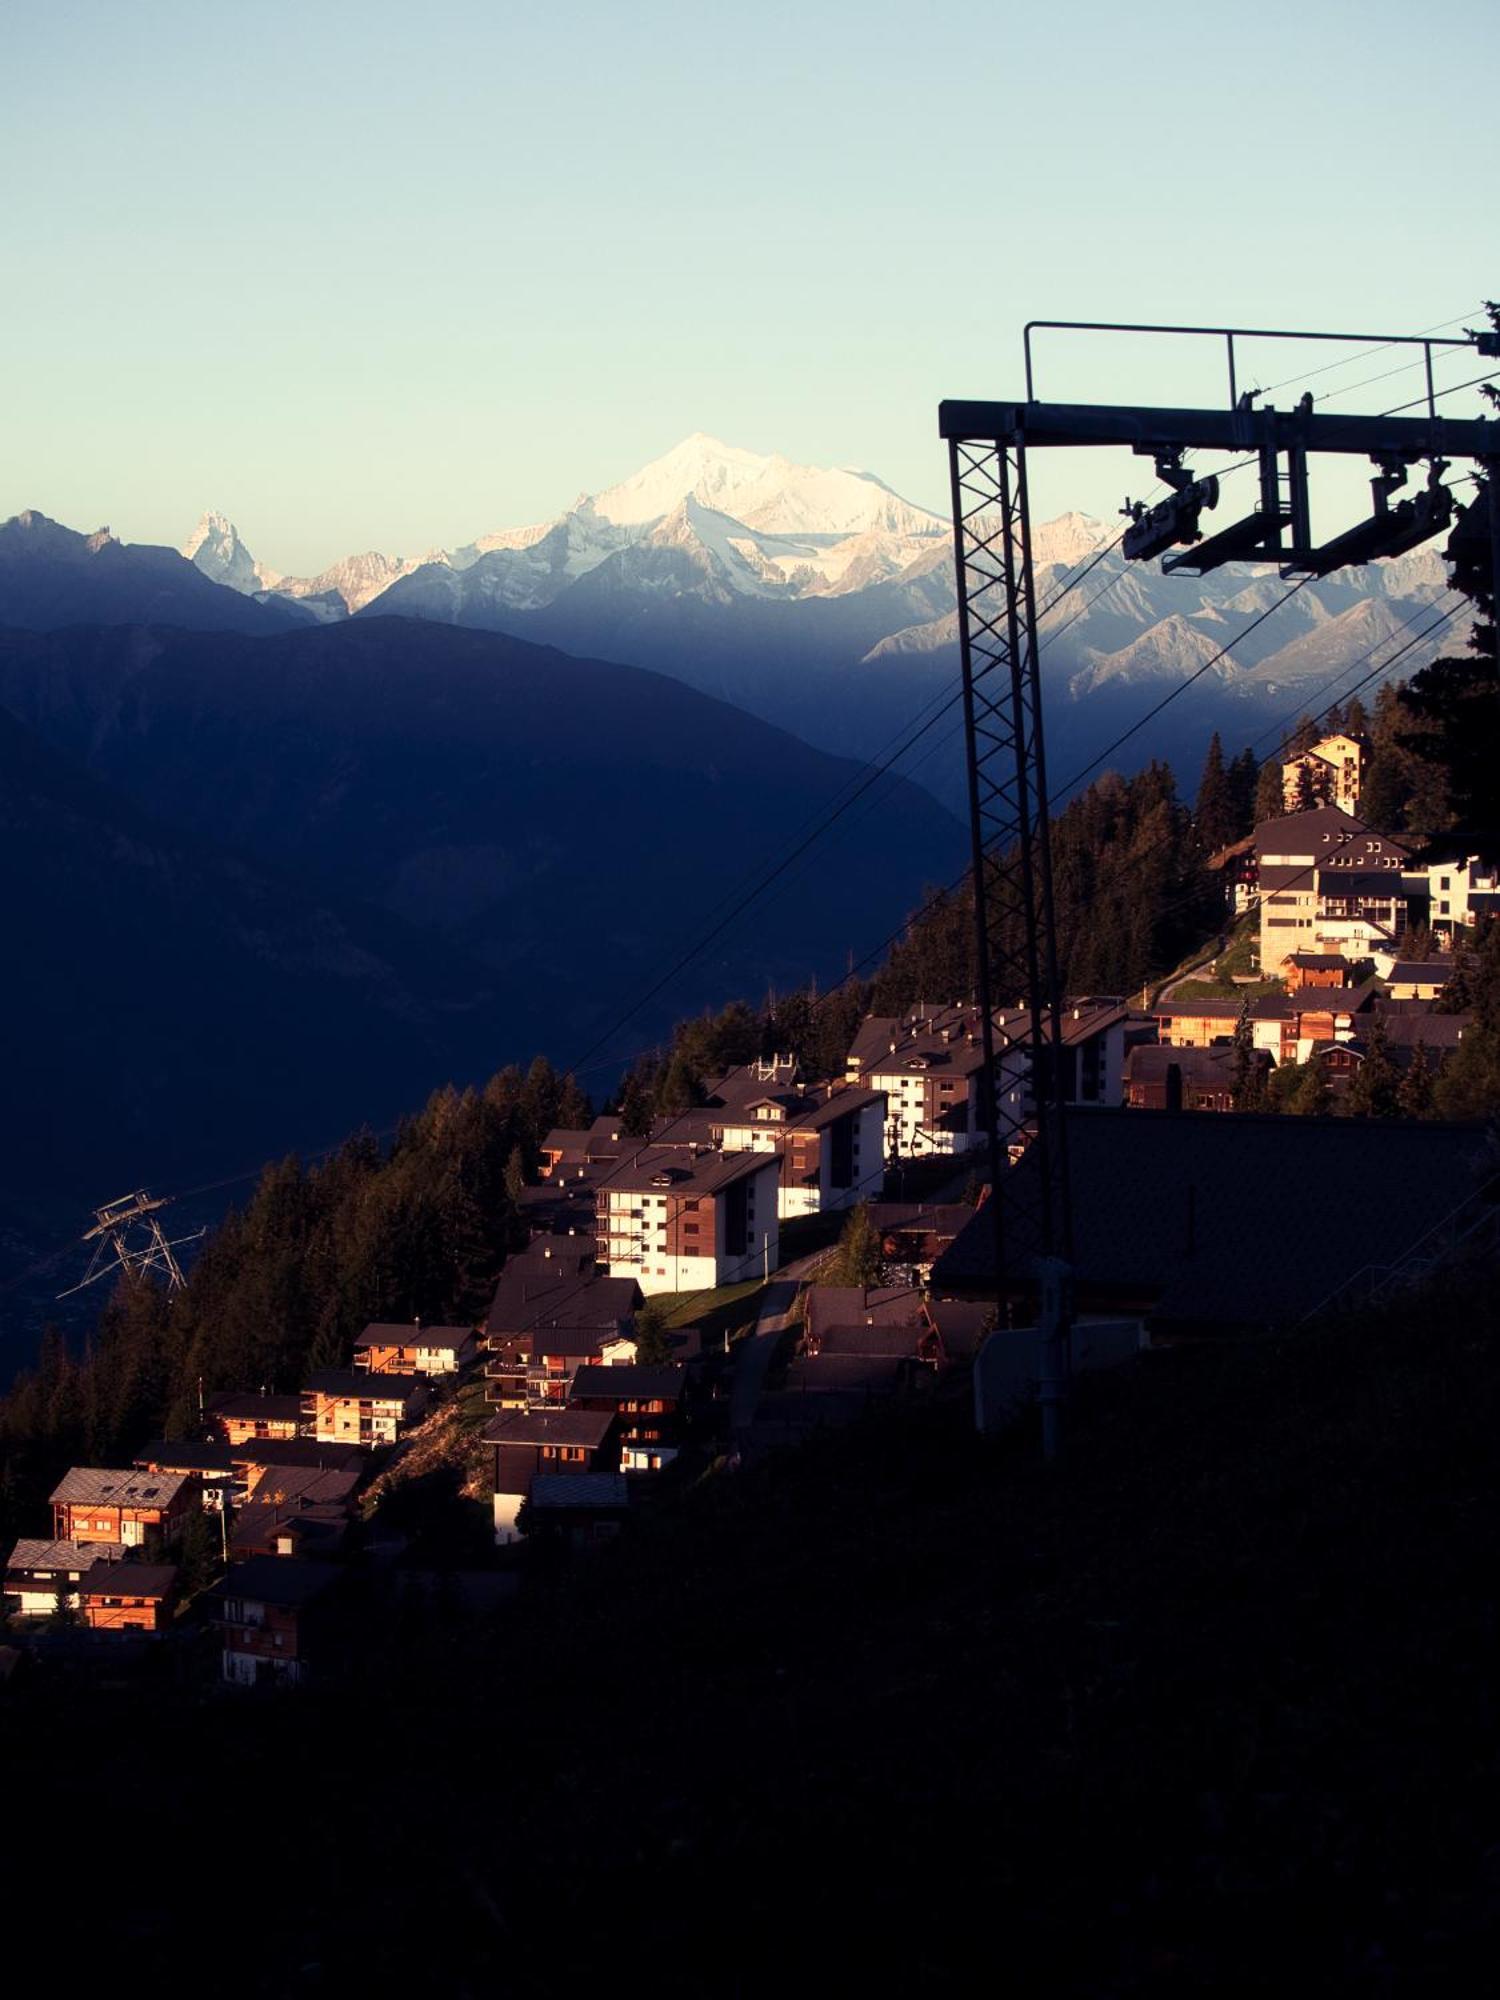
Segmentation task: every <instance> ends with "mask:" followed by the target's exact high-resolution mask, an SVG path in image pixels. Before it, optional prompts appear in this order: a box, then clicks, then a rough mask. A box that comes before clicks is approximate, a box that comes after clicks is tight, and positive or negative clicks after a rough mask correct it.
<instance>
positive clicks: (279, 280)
mask: <svg viewBox="0 0 1500 2000" xmlns="http://www.w3.org/2000/svg"><path fill="white" fill-rule="evenodd" d="M0 47H3V59H0V173H3V177H4V186H5V188H6V191H7V192H6V196H5V201H4V205H3V212H0V268H3V270H4V272H5V279H6V282H5V302H4V308H3V311H0V383H3V385H4V399H5V400H4V409H5V415H4V425H3V437H0V445H3V449H0V516H4V515H7V514H10V513H13V512H16V511H17V510H19V509H20V508H22V507H27V506H34V507H39V508H40V509H41V510H42V511H43V512H45V513H48V514H51V515H53V516H55V517H56V518H58V519H60V520H63V521H65V522H66V523H68V525H70V526H73V527H79V528H84V529H93V528H95V527H98V526H100V525H103V524H106V523H107V524H109V525H110V526H111V527H113V529H114V530H115V532H116V533H117V534H119V535H121V536H123V537H124V538H125V539H127V540H136V541H168V542H174V543H176V542H180V541H181V540H182V539H183V538H184V536H185V535H186V534H187V532H188V531H189V529H190V528H191V527H192V525H193V523H194V521H195V520H196V519H197V517H198V516H199V514H200V513H202V512H203V511H204V509H206V508H209V507H216V508H220V509H222V510H223V511H225V512H226V513H228V514H229V515H230V516H231V517H232V518H233V519H234V520H235V521H236V522H237V524H238V525H239V528H240V530H241V533H242V535H243V536H244V538H245V540H246V542H247V544H248V545H249V547H250V548H251V549H252V550H253V551H254V553H255V554H256V556H257V557H258V558H260V559H261V560H262V561H264V562H267V563H269V564H271V565H272V566H274V567H275V568H277V569H280V570H283V571H286V572H289V573H293V574H309V573H313V572H315V571H317V570H319V569H321V568H323V567H324V566H326V565H327V564H328V563H330V562H332V561H334V560H336V559H337V558H339V557H340V556H343V555H347V554H350V553H352V552H355V551H359V550H363V549H367V548H379V549H381V550H384V551H385V552H387V553H390V554H412V553H420V552H422V551H423V550H425V549H428V548H433V547H444V546H455V545H458V544H461V543H464V542H467V541H470V540H472V539H473V538H474V537H475V536H477V535H480V534H483V533H486V532H489V531H491V530H494V529H497V528H501V527H506V526H512V525H517V524H519V523H522V522H527V521H533V520H540V519H544V518H546V517H548V516H550V515H552V514H554V513H556V512H557V511H558V510H559V509H561V508H562V507H564V506H566V505H568V504H569V503H570V502H571V501H572V500H573V499H574V498H575V497H576V496H577V495H578V494H579V493H580V492H582V491H585V490H591V491H597V490H599V489H600V488H602V487H604V486H607V485H609V484H611V483H613V482H614V481H616V480H618V479H620V478H622V477H624V476H626V475H627V474H629V473H630V472H632V471H634V470H636V469H637V468H638V467H639V466H641V465H642V464H644V463H645V462H646V461H648V460H649V459H651V458H654V457H656V456H659V455H660V454H661V453H662V452H664V451H666V450H667V449H669V448H670V447H671V446H672V445H673V444H675V443H676V442H678V440H680V439H681V438H682V437H684V436H686V435H688V434H689V433H691V432H694V431H700V430H701V431H707V432H710V433H712V434H714V435H716V436H720V437H722V438H724V439H726V440H728V441H729V442H731V443H734V444H738V445H743V446H747V447H749V448H751V449H755V450H762V451H781V452H784V453H786V454H787V455H788V456H789V457H791V458H793V459H795V460H798V461H801V462H805V463H811V464H837V465H855V466H860V467H865V468H868V469H869V470H872V471H874V472H877V473H878V474H879V475H880V476H881V477H882V478H884V479H885V480H887V481H888V482H889V483H890V484H891V485H892V486H894V487H896V488H897V490H898V491H900V492H903V493H905V494H906V495H908V496H909V497H910V498H912V499H915V500H918V501H921V502H925V503H927V504H929V505H934V504H935V505H941V503H942V497H943V492H944V487H945V484H946V472H945V461H944V456H943V450H942V447H941V445H940V443H939V441H938V438H937V430H936V409H937V404H938V402H939V400H940V399H941V398H943V397H945V396H994V397H1008V396H1011V395H1018V394H1019V393H1020V390H1021V381H1022V377H1021V357H1020V332H1021V328H1022V325H1023V324H1024V322H1025V321H1027V320H1028V319H1032V318H1087V319H1108V320H1148V321H1169V322H1177V321H1188V322H1192V323H1194V324H1216V325H1218V324H1231V323H1232V324H1240V325H1249V326H1267V325H1270V326H1293V327H1319V326H1322V327H1332V328H1340V329H1346V328H1347V329H1353V330H1355V331H1362V330H1365V329H1372V330H1376V331H1387V332H1397V331H1416V330H1418V329H1425V328H1429V327H1432V326H1435V325H1438V324H1439V323H1443V322H1447V321H1450V320H1453V319H1460V320H1461V319H1462V318H1463V317H1464V316H1468V318H1469V321H1470V323H1473V320H1474V316H1475V312H1476V308H1477V306H1478V303H1479V301H1480V300H1482V299H1483V298H1485V297H1487V296H1490V295H1492V294H1494V293H1495V292H1496V291H1500V268H1497V266H1496V259H1495V254H1494V253H1495V250H1496V233H1495V230H1494V227H1493V223H1492V220H1491V217H1490V210H1489V203H1488V197H1487V196H1483V197H1482V196H1481V194H1480V193H1479V192H1478V191H1479V190H1484V189H1488V188H1491V187H1493V186H1494V185H1495V183H1496V177H1497V176H1496V169H1497V166H1500V159H1497V153H1500V136H1497V134H1500V127H1497V126H1496V123H1495V121H1494V120H1486V119H1484V118H1483V117H1481V116H1480V115H1479V114H1478V113H1477V112H1475V111H1474V110H1473V109H1472V107H1470V109H1468V110H1467V111H1465V109H1464V102H1465V100H1464V97H1463V94H1462V92H1461V91H1456V90H1455V87H1454V84H1455V79H1458V80H1460V81H1461V79H1462V78H1463V77H1464V76H1465V75H1467V76H1469V77H1471V78H1476V77H1480V76H1493V75H1494V73H1495V66H1496V61H1497V58H1500V9H1495V8H1493V7H1492V6H1490V5H1488V4H1479V0H1453V4H1450V5H1449V6H1448V7H1446V8H1445V9H1444V11H1443V14H1442V18H1441V26H1440V27H1439V26H1438V25H1436V24H1435V22H1434V21H1433V18H1432V17H1431V16H1427V17H1425V18H1424V16H1423V14H1422V12H1421V10H1418V9H1416V8H1413V7H1412V6H1411V5H1410V4H1409V0H1408V4H1403V5H1392V4H1386V0H1366V4H1361V5H1357V6H1356V5H1353V4H1347V0H1346V3H1345V4H1337V5H1335V4H1330V0H1322V4H1317V0H1314V4H1312V5H1308V4H1307V0H1301V4H1298V5H1296V6H1292V5H1287V4H1283V0H1266V4H1263V5H1261V6H1259V7H1258V8H1257V9H1256V10H1255V11H1254V13H1253V15H1250V14H1247V13H1246V12H1245V11H1244V10H1240V9H1235V10H1230V9H1228V8H1203V7H1198V8H1194V9H1192V10H1191V11H1188V10H1186V9H1184V8H1182V7H1167V6H1162V5H1156V4H1137V5H1135V6H1124V5H1115V6H1109V7H1105V6H1101V5H1097V4H1094V0H1074V4H1072V5H1070V6H1068V7H1065V8H1045V7H1033V6H1028V7H1025V8H1021V7H1018V6H1016V5H1013V4H1010V0H1000V4H995V5H991V6H988V7H979V6H974V5H972V4H971V5H968V6H956V5H950V4H947V0H928V4H927V5H925V6H923V7H920V8H919V7H917V6H916V5H914V4H910V0H908V4H906V5H903V6H899V7H898V6H892V5H886V4H883V0H862V4H859V5H849V4H845V0H820V4H819V5H818V6H817V7H816V8H808V7H806V6H805V5H797V6H791V5H785V4H781V0H768V3H767V4H761V5H758V6H743V5H742V6H736V7H734V8H730V7H727V6H717V5H714V4H712V0H699V4H697V5H693V6H688V5H680V4H668V0H639V4H624V0H613V4H596V0H574V4H572V5H571V6H570V7H568V8H566V9H555V10H554V9H545V8H542V7H540V6H537V5H526V6H521V5H511V4H507V0H487V3H486V4H468V0H453V3H452V4H448V5H446V6H443V7H441V8H432V7H424V8H419V7H413V6H409V5H394V4H383V3H382V0H360V3H359V4H358V5H349V4H342V0H329V3H328V4H319V0H299V4H295V5H285V4H280V0H242V4H241V5H240V6H239V7H237V8H220V9H217V10H214V9H208V8H205V7H204V6H203V5H202V4H201V0H197V4H193V5H178V4H175V0H136V4H132V5H130V6H121V5H119V4H118V0H107V4H99V3H98V0H70V4H61V3H60V4H57V5H53V6H50V7H33V8H27V9H24V10H23V9H16V10H11V11H8V13H7V18H6V21H5V24H4V30H3V42H0ZM1451 330H1452V331H1454V332H1458V331H1460V330H1461V329H1460V328H1459V327H1454V328H1452V329H1451ZM1039 353H1040V355H1041V358H1042V360H1043V363H1044V372H1043V376H1042V382H1041V387H1042V391H1043V393H1046V394H1049V395H1054V396H1057V397H1059V398H1062V397H1075V396H1076V397H1078V398H1079V399H1084V398H1087V399H1090V400H1097V401H1110V400H1116V399H1120V400H1123V399H1125V398H1126V397H1133V398H1135V399H1137V400H1151V399H1153V398H1158V397H1159V398H1160V399H1163V400H1165V399H1166V397H1167V396H1168V395H1170V398H1171V400H1173V401H1194V402H1196V401H1199V400H1202V401H1204V402H1217V401H1220V400H1222V398H1223V393H1224V391H1223V381H1222V376H1221V375H1220V374H1219V372H1218V362H1217V358H1216V356H1215V355H1214V353H1213V352H1212V351H1211V350H1210V349H1209V348H1208V347H1207V346H1206V345H1205V346H1203V347H1201V348H1200V347H1198V346H1196V345H1194V346H1193V347H1192V349H1191V350H1189V349H1188V348H1187V347H1186V346H1185V345H1184V344H1182V343H1169V344H1164V345H1162V346H1160V347H1159V348H1158V350H1157V351H1156V352H1155V353H1153V354H1150V355H1147V354H1146V353H1144V352H1142V351H1141V350H1140V349H1139V348H1137V347H1132V345H1131V344H1130V343H1128V342H1114V343H1104V342H1093V343H1090V344H1089V345H1088V346H1087V348H1085V347H1084V345H1083V343H1081V342H1080V341H1078V340H1076V339H1075V340H1072V341H1066V342H1065V341H1061V340H1058V341H1056V342H1055V343H1054V344H1053V346H1052V347H1050V348H1047V349H1042V350H1039ZM1344 353H1345V351H1343V350H1337V351H1335V350H1318V351H1317V353H1316V355H1315V356H1314V357H1311V358H1309V357H1306V356H1305V355H1303V354H1302V353H1300V352H1299V353H1298V354H1296V355H1290V354H1286V353H1284V352H1283V351H1281V350H1276V351H1271V350H1267V351H1266V352H1265V354H1264V356H1263V357H1260V358H1258V357H1256V356H1255V355H1254V354H1253V353H1252V354H1251V355H1250V357H1248V359H1249V362H1250V364H1251V366H1250V372H1251V373H1252V374H1256V373H1258V374H1259V375H1260V376H1261V378H1262V379H1263V380H1264V381H1266V382H1270V381H1272V380H1279V379H1280V377H1281V376H1282V375H1285V374H1289V373H1292V372H1293V371H1295V370H1297V369H1299V368H1305V367H1307V366H1310V365H1315V364H1316V365H1321V364H1323V363H1325V362H1326V361H1327V360H1329V359H1330V358H1343V357H1344ZM1401 359H1402V357H1401V356H1400V355H1399V354H1398V355H1395V356H1392V355H1390V354H1386V355H1383V356H1382V357H1380V358H1379V359H1378V360H1372V361H1371V362H1370V363H1369V364H1368V367H1361V366H1360V365H1359V364H1358V363H1357V362H1356V363H1354V364H1353V365H1351V366H1349V367H1347V368H1346V369H1345V371H1344V373H1343V374H1341V375H1336V376H1334V377H1333V378H1332V381H1331V382H1330V381H1328V380H1327V379H1326V378H1325V382H1324V384H1323V386H1337V385H1338V384H1339V383H1343V382H1347V383H1350V384H1352V383H1355V382H1358V381H1359V380H1360V378H1361V376H1362V375H1364V374H1366V373H1371V374H1373V373H1375V372H1377V371H1379V370H1382V369H1384V368H1387V367H1391V366H1393V365H1397V364H1398V363H1399V362H1400V361H1401ZM1283 364H1284V365H1283ZM1476 372H1478V371H1477V369H1474V368H1473V367H1470V366H1468V365H1466V364H1465V362H1464V360H1463V357H1459V358H1458V359H1457V361H1456V362H1455V363H1453V364H1450V365H1448V366H1447V373H1446V375H1445V376H1444V375H1443V373H1442V371H1441V370H1440V379H1447V380H1453V381H1462V380H1464V379H1466V377H1467V376H1468V375H1469V374H1472V373H1476ZM1419 387H1420V381H1419V378H1418V376H1417V375H1415V374H1409V375H1404V376H1396V377H1394V378H1392V379H1391V380H1390V381H1385V382H1381V383H1379V384H1378V385H1373V386H1372V387H1370V388H1369V389H1368V390H1365V391H1361V392H1358V393H1356V394H1354V395H1351V396H1350V397H1349V398H1348V399H1347V400H1346V401H1345V402H1344V403H1343V404H1342V405H1340V407H1345V408H1366V407H1367V408H1372V409H1381V408H1388V407H1390V406H1391V405H1392V404H1393V403H1394V402H1396V401H1397V400H1400V399H1402V398H1403V397H1404V396H1405V395H1407V394H1412V395H1414V394H1416V393H1417V391H1418V388H1419ZM1295 393H1296V386H1295V385H1294V386H1293V387H1292V388H1291V389H1290V390H1289V391H1288V392H1286V393H1285V394H1283V395H1279V396H1278V398H1277V400H1280V401H1290V400H1293V399H1294V397H1295ZM1365 397H1371V398H1375V399H1376V400H1372V401H1365V400H1364V398H1365ZM1382 397H1384V398H1386V399H1387V400H1385V401H1381V400H1379V399H1380V398H1382ZM1444 407H1445V408H1448V409H1451V410H1452V411H1453V412H1454V413H1455V414H1458V413H1471V414H1473V413H1477V405H1476V404H1475V401H1474V398H1473V396H1472V395H1470V396H1463V397H1454V398H1453V399H1452V400H1451V401H1450V402H1449V403H1448V404H1445V405H1444ZM1034 480H1035V494H1034V502H1035V508H1036V510H1037V511H1038V512H1039V513H1040V514H1042V515H1047V514H1051V513H1056V512H1059V511H1062V509H1063V508H1065V507H1069V506H1078V507H1081V508H1082V509H1084V510H1085V511H1089V512H1099V513H1103V512H1108V511H1111V510H1112V509H1113V508H1115V507H1117V506H1118V505H1119V503H1120V500H1121V499H1122V498H1123V497H1124V495H1123V492H1122V490H1121V488H1122V484H1128V485H1130V486H1131V488H1132V490H1140V489H1141V488H1143V487H1144V486H1146V485H1148V484H1149V483H1150V482H1149V477H1147V478H1145V479H1143V478H1141V476H1140V471H1139V469H1138V468H1132V466H1131V464H1130V462H1129V460H1128V459H1125V460H1124V461H1123V463H1122V462H1120V461H1118V460H1117V459H1114V458H1113V457H1111V458H1104V457H1102V456H1098V455H1092V454H1091V455H1089V458H1088V461H1087V462H1085V460H1084V457H1083V455H1082V454H1069V455H1066V457H1064V455H1061V454H1053V455H1051V458H1050V461H1049V462H1048V463H1047V464H1046V465H1039V466H1036V467H1034Z"/></svg>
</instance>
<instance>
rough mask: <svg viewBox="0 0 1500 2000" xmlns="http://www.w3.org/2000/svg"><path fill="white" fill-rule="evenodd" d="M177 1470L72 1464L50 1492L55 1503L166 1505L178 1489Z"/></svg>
mask: <svg viewBox="0 0 1500 2000" xmlns="http://www.w3.org/2000/svg"><path fill="white" fill-rule="evenodd" d="M185 1483H186V1477H185V1475H184V1474H182V1473H180V1472H139V1471H137V1470H136V1468H135V1467H134V1466H131V1467H130V1468H129V1470H128V1471H127V1470H116V1469H114V1468H113V1467H108V1466H97V1465H75V1466H74V1467H73V1469H72V1471H71V1472H66V1473H64V1474H63V1477H62V1479H61V1480H60V1481H59V1482H58V1484H57V1486H56V1487H55V1488H54V1490H53V1493H52V1499H53V1502H54V1504H55V1505H58V1506H74V1507H134V1508H141V1507H147V1508H150V1507H170V1506H171V1504H172V1502H173V1501H174V1500H175V1499H176V1497H177V1495H178V1494H179V1493H180V1492H181V1491H182V1488H183V1486H184V1484H185Z"/></svg>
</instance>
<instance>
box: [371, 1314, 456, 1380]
mask: <svg viewBox="0 0 1500 2000" xmlns="http://www.w3.org/2000/svg"><path fill="white" fill-rule="evenodd" d="M474 1348H475V1338H474V1329H473V1327H471V1326H423V1324H422V1322H421V1321H420V1320H419V1319H418V1320H413V1321H412V1322H411V1324H410V1325H409V1326H404V1325H392V1324H388V1323H386V1322H383V1321H379V1320H375V1321H372V1322H371V1324H370V1325H369V1326H367V1327H366V1328H365V1330H364V1332H363V1333H362V1334H361V1335H360V1336H359V1338H358V1340H356V1341H355V1343H354V1365H355V1367H356V1368H362V1369H364V1370H366V1371H367V1372H368V1373H370V1374H374V1375H457V1374H458V1373H459V1371H460V1369H462V1367H463V1366H464V1364H465V1363H466V1362H467V1361H468V1360H470V1359H471V1357H472V1356H473V1353H474Z"/></svg>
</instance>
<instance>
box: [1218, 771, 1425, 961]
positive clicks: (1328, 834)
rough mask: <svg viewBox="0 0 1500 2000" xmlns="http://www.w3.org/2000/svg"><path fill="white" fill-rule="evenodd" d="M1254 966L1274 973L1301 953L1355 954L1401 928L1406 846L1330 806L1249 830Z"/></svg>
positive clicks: (1390, 937) (1404, 921)
mask: <svg viewBox="0 0 1500 2000" xmlns="http://www.w3.org/2000/svg"><path fill="white" fill-rule="evenodd" d="M1255 848H1256V862H1257V870H1258V874H1259V879H1260V895H1261V902H1260V964H1261V971H1262V972H1263V973H1265V974H1266V975H1267V976H1268V977H1278V976H1279V975H1280V972H1281V968H1282V966H1283V964H1284V963H1285V961H1286V960H1287V959H1289V958H1291V957H1292V956H1293V955H1294V954H1296V953H1301V952H1307V951H1320V950H1328V951H1341V952H1343V953H1344V955H1345V956H1346V957H1361V956H1366V955H1368V952H1369V951H1370V950H1371V949H1372V948H1373V947H1375V946H1377V945H1378V944H1379V943H1380V942H1381V941H1382V940H1384V941H1398V940H1399V939H1400V938H1401V937H1402V936H1403V935H1404V934H1405V931H1406V927H1407V888H1406V882H1405V877H1404V873H1403V871H1404V870H1405V869H1406V867H1407V865H1408V849H1407V847H1406V846H1405V845H1404V844H1403V843H1402V842H1401V841H1399V840H1395V839H1393V838H1392V837H1391V836H1390V835H1389V834H1383V833H1376V832H1375V831H1374V829H1373V828H1371V827H1368V826H1366V825H1365V823H1364V822H1363V821H1362V820H1360V819H1358V818H1357V817H1355V816H1354V815H1353V814H1352V813H1347V812H1344V811H1342V810H1340V809H1339V808H1338V807H1337V806H1320V807H1319V808H1318V809H1317V810H1316V811H1315V812H1304V813H1292V814H1290V815H1289V816H1288V817H1287V818H1285V819H1273V820H1267V821H1265V822H1264V823H1263V824H1262V825H1261V826H1258V827H1257V828H1256V830H1255Z"/></svg>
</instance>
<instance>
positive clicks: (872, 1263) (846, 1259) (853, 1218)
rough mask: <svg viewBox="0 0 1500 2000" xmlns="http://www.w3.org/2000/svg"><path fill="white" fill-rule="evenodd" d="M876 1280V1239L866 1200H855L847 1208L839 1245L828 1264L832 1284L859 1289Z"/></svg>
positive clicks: (878, 1256)
mask: <svg viewBox="0 0 1500 2000" xmlns="http://www.w3.org/2000/svg"><path fill="white" fill-rule="evenodd" d="M879 1281H880V1238H879V1236H878V1235H877V1234H876V1233H875V1225H874V1223H873V1222H872V1221H871V1220H870V1206H869V1203H868V1202H863V1201H862V1202H859V1203H857V1204H856V1206H855V1207H853V1208H851V1209H850V1211H849V1219H848V1220H847V1221H846V1222H845V1224H844V1228H843V1233H842V1234H841V1235H840V1237H839V1247H838V1250H837V1253H836V1254H835V1256H834V1259H833V1262H832V1264H831V1266H830V1271H829V1280H828V1282H829V1283H830V1284H834V1285H858V1286H860V1287H861V1288H862V1289H863V1288H864V1287H866V1286H869V1285H874V1284H878V1283H879Z"/></svg>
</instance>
